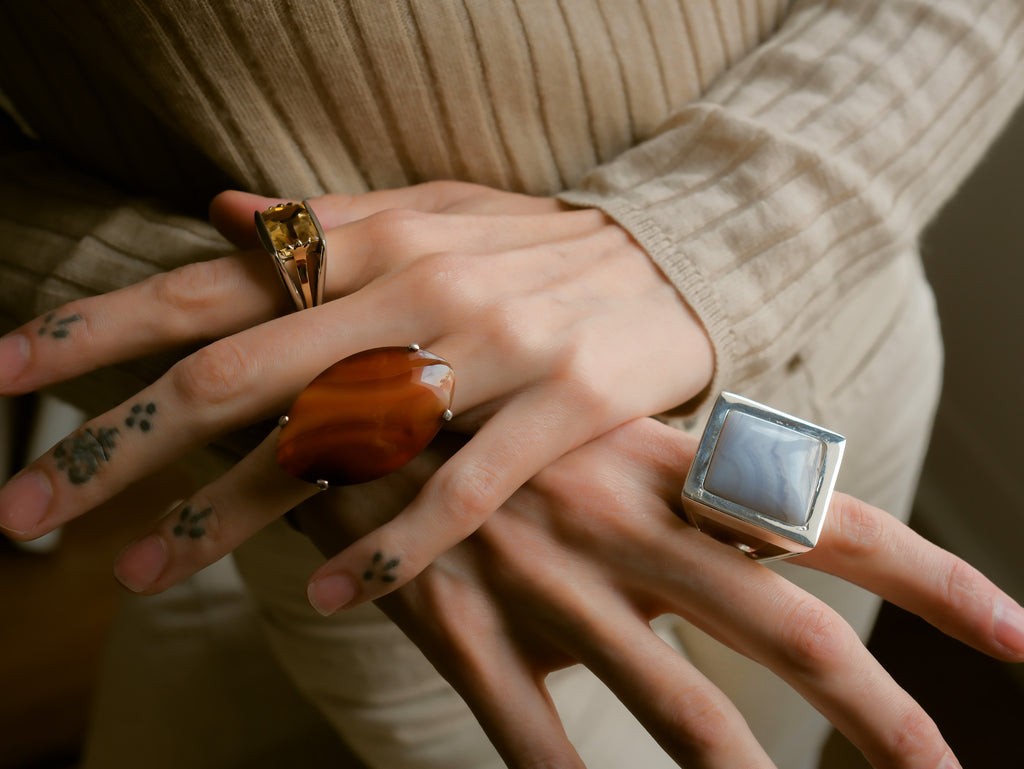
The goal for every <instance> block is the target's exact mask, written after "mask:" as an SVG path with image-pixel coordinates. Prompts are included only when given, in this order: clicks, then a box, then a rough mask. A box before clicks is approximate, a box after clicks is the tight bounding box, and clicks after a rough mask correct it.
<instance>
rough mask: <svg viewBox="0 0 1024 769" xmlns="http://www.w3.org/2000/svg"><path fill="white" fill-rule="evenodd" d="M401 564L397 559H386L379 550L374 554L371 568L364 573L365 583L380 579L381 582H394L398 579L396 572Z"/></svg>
mask: <svg viewBox="0 0 1024 769" xmlns="http://www.w3.org/2000/svg"><path fill="white" fill-rule="evenodd" d="M399 563H400V561H399V559H397V558H389V559H385V558H384V554H383V553H382V552H380V551H379V550H378V551H377V552H376V553H374V554H373V560H371V561H370V568H368V569H367V570H366V571H364V572H363V581H365V582H370V581H372V580H373V579H379V580H380V581H381V582H394V581H395V580H397V579H398V577H396V576H395V573H394V572H395V569H397V568H398V564H399Z"/></svg>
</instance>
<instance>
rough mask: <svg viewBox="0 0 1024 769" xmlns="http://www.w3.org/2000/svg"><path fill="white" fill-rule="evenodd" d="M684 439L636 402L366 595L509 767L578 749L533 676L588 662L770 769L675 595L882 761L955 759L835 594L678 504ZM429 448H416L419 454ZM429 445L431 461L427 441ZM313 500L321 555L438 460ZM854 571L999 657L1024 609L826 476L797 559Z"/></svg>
mask: <svg viewBox="0 0 1024 769" xmlns="http://www.w3.org/2000/svg"><path fill="white" fill-rule="evenodd" d="M695 447H696V441H695V440H693V439H692V438H690V437H689V436H687V435H685V434H683V433H680V432H678V431H676V430H672V429H670V428H667V427H665V426H663V425H660V424H658V423H656V422H654V421H653V420H636V421H634V422H630V423H628V424H626V425H624V426H622V427H620V428H618V429H616V430H615V431H613V432H611V433H608V434H606V435H604V436H602V437H600V438H598V439H597V440H595V441H593V442H591V443H589V444H587V445H586V446H583V447H581V448H579V449H577V450H575V451H574V452H572V453H571V454H569V455H567V456H565V457H563V458H562V459H561V460H559V461H558V462H557V463H555V464H554V465H552V466H551V467H550V468H548V469H546V470H544V471H542V472H541V473H539V474H538V475H537V476H536V477H534V478H533V479H532V480H531V481H530V482H529V483H528V484H527V485H526V486H524V487H523V488H522V489H520V490H519V491H518V492H517V493H516V494H515V495H513V496H512V498H511V499H509V500H508V501H507V502H506V503H505V505H503V506H502V508H501V510H499V511H498V512H497V513H496V514H495V515H494V516H492V517H491V518H490V519H489V520H488V521H487V523H485V524H484V525H483V526H482V527H481V528H480V529H479V530H478V531H477V532H476V534H474V535H473V536H471V537H470V538H469V539H467V540H466V541H465V542H463V543H462V544H460V545H458V546H456V547H455V548H453V549H452V550H451V551H449V552H447V553H445V554H443V555H442V556H440V557H439V558H438V559H437V560H436V561H435V562H434V564H433V565H431V566H430V567H429V568H427V569H426V570H425V571H424V572H423V573H422V574H420V576H419V577H418V578H417V579H416V580H414V581H413V582H412V583H410V584H409V585H407V586H406V587H405V588H403V589H402V590H399V591H397V592H395V593H393V594H392V595H389V596H387V597H386V598H383V599H381V600H379V601H378V605H379V606H381V607H382V608H383V609H384V610H385V611H386V612H387V613H388V614H389V616H390V617H391V618H392V619H394V620H395V621H396V622H397V623H398V624H399V625H400V626H401V627H402V629H403V630H404V631H405V633H406V634H407V635H409V637H410V638H412V639H413V640H414V641H415V642H416V644H417V645H418V646H419V647H420V648H421V649H422V650H423V651H424V652H425V653H426V654H427V656H428V657H429V658H430V660H431V662H432V663H433V664H434V665H435V666H436V667H437V668H438V670H440V671H441V672H442V674H443V675H444V676H445V677H446V678H447V679H448V680H449V681H450V682H451V683H452V684H453V685H454V686H455V688H456V689H457V690H458V691H459V692H460V693H461V694H462V696H463V697H464V698H465V699H466V701H467V702H468V703H469V705H470V707H471V708H472V709H473V711H474V712H475V714H476V716H477V717H478V718H479V720H480V722H481V723H482V724H483V725H484V728H485V729H486V730H487V733H488V735H489V737H490V738H491V740H492V741H493V742H494V743H495V745H496V746H497V747H498V749H499V751H500V752H501V754H502V756H503V757H504V759H505V760H506V761H507V762H508V764H509V765H510V766H558V767H568V766H580V765H581V762H580V760H579V758H578V757H577V756H576V755H575V753H574V751H573V748H572V747H571V745H570V744H569V743H568V741H567V740H566V737H565V735H564V733H563V732H562V729H561V725H560V722H559V719H558V715H557V713H555V712H554V710H553V708H552V706H551V702H550V700H549V699H548V697H547V693H546V691H545V690H544V686H543V677H544V676H545V675H546V674H547V673H549V672H550V671H552V670H555V669H558V668H561V667H564V666H567V665H569V664H572V663H574V662H577V661H578V662H581V663H583V664H585V665H586V666H587V667H589V668H590V669H591V670H592V671H593V672H594V673H595V674H596V675H597V676H599V677H600V678H601V679H602V680H603V681H604V682H605V683H606V684H607V685H608V686H609V687H610V688H611V689H612V690H613V692H614V693H615V694H616V695H617V696H618V697H619V698H620V699H621V700H622V701H623V702H624V703H625V704H626V705H627V706H628V707H629V708H630V710H632V711H633V713H634V714H635V715H636V716H637V717H638V718H639V719H640V721H641V722H642V723H643V724H644V726H645V727H646V728H647V729H648V730H649V731H650V732H651V734H652V735H654V737H655V738H656V739H657V740H658V741H659V743H660V744H661V745H662V746H663V747H664V748H665V750H666V751H667V752H668V753H669V754H670V755H671V756H672V757H673V758H674V759H675V760H677V761H678V762H680V764H682V765H685V766H687V767H716V768H717V767H729V768H730V769H731V767H736V766H744V767H768V766H771V762H770V761H769V759H768V758H767V756H766V755H765V754H764V752H763V751H762V750H761V748H760V747H759V746H758V745H757V743H756V741H755V740H754V738H753V736H752V735H751V734H750V731H749V729H748V728H747V726H746V724H745V723H744V721H743V719H742V717H741V716H740V714H739V713H738V712H737V711H736V709H735V708H734V707H733V705H732V704H731V703H730V702H729V701H728V700H727V699H726V698H725V696H724V695H723V694H722V693H721V692H719V691H718V690H717V689H716V688H715V686H714V685H713V683H712V682H711V681H709V680H707V679H706V678H705V677H704V676H703V675H702V674H701V673H700V672H699V671H698V670H696V669H694V667H693V666H692V665H691V664H690V663H688V662H687V661H686V660H685V659H683V658H681V657H680V656H678V655H677V654H676V653H675V652H674V651H673V650H672V649H671V648H669V647H668V646H667V645H665V644H664V642H663V641H662V640H661V639H660V638H658V637H657V636H656V635H655V634H654V633H653V631H652V630H651V629H650V627H649V626H648V624H647V623H648V621H649V620H650V619H652V618H653V617H656V616H658V615H660V614H664V613H671V614H677V615H679V616H682V617H684V618H686V620H687V621H689V622H690V623H692V624H694V625H696V626H697V627H699V628H701V629H703V630H704V631H705V632H707V633H708V634H710V635H712V636H714V637H715V638H717V639H718V640H719V641H721V642H722V643H724V644H726V645H727V646H729V647H731V648H733V649H735V650H737V651H739V652H741V653H743V654H745V655H747V656H748V657H750V658H752V659H754V660H756V661H758V662H760V663H761V664H763V665H765V666H767V667H769V668H770V669H772V670H773V671H774V672H775V673H777V674H778V675H779V676H781V677H782V678H783V679H785V680H786V681H787V682H788V683H790V685H792V686H793V687H794V688H795V689H797V690H798V691H799V692H800V693H801V694H802V695H803V696H804V697H805V698H807V699H808V700H809V701H810V702H811V703H813V704H814V705H815V707H817V708H818V709H819V710H820V711H821V712H822V713H823V714H824V715H825V716H826V717H827V718H828V719H829V720H830V721H831V722H832V723H834V724H835V725H836V726H837V727H838V728H839V729H841V730H842V731H843V732H844V733H845V734H846V735H847V737H849V738H850V739H851V741H853V742H854V743H855V744H856V745H858V746H859V747H860V749H861V750H862V751H863V752H864V754H865V755H866V756H867V757H868V759H869V760H870V761H871V763H872V765H874V766H878V767H901V768H906V769H911V768H917V767H921V768H924V767H927V769H935V768H936V767H940V766H947V764H944V763H942V761H943V760H944V759H946V760H949V761H951V762H953V763H950V764H948V765H949V766H957V764H956V763H955V760H954V759H953V758H952V754H951V753H950V751H949V748H948V746H947V745H946V744H945V742H944V740H943V739H942V736H941V735H940V734H939V732H938V730H937V729H936V727H935V725H934V723H933V722H932V721H931V720H930V719H929V718H928V716H927V715H926V714H925V713H924V712H923V711H922V710H921V708H920V707H919V706H918V705H917V704H916V703H915V702H914V701H913V700H912V699H911V698H910V697H909V695H907V694H906V692H904V691H903V690H902V689H901V688H900V687H899V686H898V685H897V684H896V683H895V682H894V681H893V680H892V679H891V678H890V677H889V675H888V674H887V673H886V671H885V670H884V669H883V668H882V667H881V666H880V665H879V664H878V662H877V661H876V660H875V659H874V658H873V657H872V656H871V655H870V653H869V652H868V651H867V650H866V649H865V648H864V646H863V645H862V644H861V642H860V640H859V639H858V637H857V635H856V634H855V633H854V631H853V630H852V629H851V628H850V627H849V626H848V625H847V624H846V623H845V622H844V621H843V619H842V618H841V617H840V616H839V615H837V614H836V613H835V612H834V611H833V610H832V609H830V608H829V607H828V606H826V605H824V604H823V603H821V602H820V601H819V600H818V599H816V598H814V597H813V596H811V595H809V594H807V593H805V592H804V591H802V590H801V589H800V588H798V587H796V586H794V585H793V584H792V583H790V582H788V581H787V580H786V579H784V578H783V577H781V576H779V575H778V574H777V573H775V572H773V571H771V570H770V569H767V568H765V567H764V566H763V565H761V564H758V563H756V562H754V561H751V560H750V559H748V558H746V557H745V556H743V555H742V554H740V553H739V552H738V551H737V550H734V549H733V548H730V547H728V546H725V545H722V544H720V543H718V542H716V541H715V540H712V539H711V538H709V537H707V536H705V535H703V534H701V533H699V532H697V531H696V530H695V529H693V528H691V527H690V526H688V525H687V524H685V523H684V522H683V521H682V520H681V519H680V518H679V517H678V515H677V514H678V513H679V512H680V510H679V502H680V497H679V492H680V490H681V488H682V485H683V481H684V478H685V475H686V471H687V468H688V467H689V464H690V462H691V461H692V459H693V453H694V451H695ZM428 453H429V452H428ZM436 461H438V462H439V461H442V459H441V458H438V459H437V460H436ZM433 466H434V465H432V464H431V463H430V459H429V457H427V456H424V457H421V458H420V459H418V460H417V463H414V464H413V465H411V466H410V467H409V468H407V470H406V471H403V472H402V473H400V474H399V475H398V477H392V478H388V479H383V480H381V481H378V482H375V483H373V484H368V485H366V486H361V487H358V488H351V489H340V490H338V492H337V493H333V492H332V493H331V494H325V495H323V496H320V497H317V498H315V499H314V500H311V503H312V508H314V509H310V507H309V506H307V507H306V509H305V510H304V512H303V514H302V524H303V528H304V529H305V530H307V532H309V533H311V534H312V536H313V538H314V541H316V542H318V543H319V544H320V546H321V549H322V550H323V551H324V552H325V553H326V554H328V555H330V554H332V553H334V552H336V551H337V550H338V549H340V548H341V547H343V546H345V544H347V542H349V541H350V540H351V539H352V538H355V537H358V536H361V535H362V533H363V532H364V531H365V530H369V529H372V528H375V527H376V526H377V525H379V522H380V521H381V520H387V518H388V517H389V516H390V515H391V514H392V513H393V512H394V511H395V510H398V509H401V507H402V506H403V505H404V504H405V502H406V501H407V497H408V495H411V494H414V493H415V489H417V488H419V484H420V481H421V479H422V478H423V477H427V476H429V474H430V472H431V471H432V469H433ZM793 563H797V564H800V565H803V566H806V567H810V568H814V569H818V570H821V571H826V572H829V573H831V574H834V575H837V576H839V577H841V578H843V579H846V580H848V581H850V582H853V583H856V584H858V585H861V586H863V587H865V588H867V589H869V590H871V591H873V592H875V593H877V594H878V595H881V596H883V597H885V598H887V599H889V600H892V601H894V602H895V603H898V604H899V605H901V606H902V607H904V608H906V609H908V610H910V611H913V612H915V613H917V614H919V615H921V616H922V617H924V618H925V619H927V620H928V621H930V622H932V623H933V624H934V625H936V626H937V627H939V628H940V629H942V630H944V631H945V632H947V633H949V634H951V635H953V636H955V637H957V638H959V639H960V640H962V641H964V642H966V643H968V644H970V645H972V646H974V647H975V648H977V649H979V650H981V651H983V652H985V653H987V654H990V655H992V656H995V657H997V658H999V659H1003V660H1009V661H1014V662H1020V661H1024V646H1022V645H1021V641H1020V635H1019V634H1018V635H1014V634H1012V633H1006V632H1004V630H1003V629H1001V628H1004V627H1008V626H1009V624H1008V625H1006V626H1004V625H1001V623H1004V622H1005V623H1010V624H1012V623H1014V622H1015V623H1016V624H1017V626H1018V627H1020V626H1021V624H1022V622H1024V611H1022V610H1021V608H1020V607H1019V606H1018V605H1017V604H1016V602H1014V601H1013V600H1012V599H1011V598H1009V597H1008V596H1006V595H1005V594H1003V593H1002V592H1001V591H999V590H998V589H996V588H995V587H994V586H993V585H992V584H991V583H990V582H988V581H987V580H986V579H985V578H984V577H983V576H981V575H980V574H979V573H978V572H977V571H976V570H974V569H973V568H971V567H970V566H968V565H967V564H966V563H964V562H963V561H961V560H959V559H957V558H956V557H954V556H952V555H951V554H949V553H947V552H945V551H943V550H941V549H939V548H937V547H935V546H934V545H931V544H929V543H928V542H926V541H925V540H924V539H922V538H921V537H919V536H918V535H916V534H915V533H913V532H912V531H911V530H910V529H909V528H907V527H906V526H904V525H903V524H901V523H899V522H898V521H896V520H895V519H894V518H892V517H891V516H889V515H888V514H887V513H885V512H884V511H881V510H878V509H877V508H873V507H871V506H869V505H866V504H864V503H862V502H860V501H859V500H857V499H854V498H852V497H849V496H846V495H843V494H840V493H837V494H835V495H834V497H833V501H832V508H831V511H830V514H829V517H828V518H827V523H826V526H825V529H824V531H823V533H822V537H821V540H820V544H819V545H818V546H817V547H816V548H815V549H814V550H812V551H811V552H810V553H808V554H806V555H802V556H799V557H798V558H796V559H794V560H793Z"/></svg>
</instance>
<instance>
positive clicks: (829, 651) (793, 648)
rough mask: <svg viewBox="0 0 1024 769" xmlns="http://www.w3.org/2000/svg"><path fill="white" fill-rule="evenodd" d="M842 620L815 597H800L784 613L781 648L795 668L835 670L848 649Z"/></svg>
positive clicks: (810, 670) (812, 670)
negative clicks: (792, 606)
mask: <svg viewBox="0 0 1024 769" xmlns="http://www.w3.org/2000/svg"><path fill="white" fill-rule="evenodd" d="M845 630H846V626H845V625H844V623H843V621H842V619H841V618H840V617H839V615H838V614H836V613H835V612H834V611H833V610H832V609H830V608H829V607H828V606H826V605H825V604H823V603H821V602H820V601H818V600H817V599H815V598H811V597H808V598H805V599H801V600H800V601H799V602H798V603H797V604H796V606H795V607H794V608H793V609H792V610H791V611H789V612H787V613H786V614H785V615H784V624H783V626H782V642H783V644H782V650H783V654H784V655H785V657H786V659H787V662H788V663H789V665H790V666H791V667H793V668H795V669H796V670H801V671H806V672H809V673H811V674H820V673H822V672H825V671H828V670H832V669H834V668H835V667H837V666H838V665H840V664H842V661H843V659H844V656H845V652H846V650H847V643H848V633H847V632H845Z"/></svg>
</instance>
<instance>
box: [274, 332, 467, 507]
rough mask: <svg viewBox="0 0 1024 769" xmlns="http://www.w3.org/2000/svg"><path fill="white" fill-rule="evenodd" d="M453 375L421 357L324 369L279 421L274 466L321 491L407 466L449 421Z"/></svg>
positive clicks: (391, 355) (355, 359)
mask: <svg viewBox="0 0 1024 769" xmlns="http://www.w3.org/2000/svg"><path fill="white" fill-rule="evenodd" d="M454 390H455V372H454V370H453V369H452V367H451V365H450V364H449V363H448V362H447V361H446V360H444V359H443V358H441V357H439V356H437V355H434V354H433V353H431V352H429V351H427V350H422V349H420V347H419V345H409V346H408V347H378V348H376V349H372V350H364V351H363V352H359V353H356V354H355V355H351V356H349V357H347V358H344V359H343V360H341V361H338V362H337V363H335V364H334V365H333V366H331V367H330V368H328V369H327V370H326V371H324V372H322V373H321V374H320V375H319V376H317V377H316V379H314V380H313V381H312V382H310V384H309V385H308V386H307V387H306V388H305V389H304V390H303V391H302V392H301V393H299V396H298V398H296V400H295V402H294V403H293V404H292V407H291V409H289V411H288V414H287V415H286V416H284V417H282V418H281V420H280V421H279V423H278V424H279V425H280V427H281V430H280V433H279V434H278V437H277V463H278V465H280V466H281V468H282V469H283V470H284V471H285V472H287V473H288V474H289V475H292V476H295V477H296V478H300V479H302V480H304V481H307V482H309V483H315V484H316V485H317V486H318V487H320V489H326V488H328V487H329V486H343V485H350V484H355V483H365V482H367V481H372V480H375V479H377V478H380V477H383V476H385V475H387V474H388V473H391V472H394V471H395V470H398V469H399V468H401V467H403V466H404V465H406V464H407V463H408V462H409V461H411V460H412V459H413V457H415V456H416V455H417V454H419V453H420V452H421V451H423V449H425V448H426V447H427V445H428V444H429V443H430V442H431V441H432V440H433V439H434V436H435V435H437V433H438V432H439V431H440V429H441V428H442V427H443V426H444V423H445V422H447V421H448V420H450V419H451V418H452V411H451V405H452V396H453V394H454Z"/></svg>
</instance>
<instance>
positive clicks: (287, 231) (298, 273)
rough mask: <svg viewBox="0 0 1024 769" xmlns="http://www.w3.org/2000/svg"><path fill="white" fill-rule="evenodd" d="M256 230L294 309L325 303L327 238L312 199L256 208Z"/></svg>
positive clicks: (303, 308)
mask: <svg viewBox="0 0 1024 769" xmlns="http://www.w3.org/2000/svg"><path fill="white" fill-rule="evenodd" d="M256 232H257V234H258V235H259V239H260V243H261V244H262V245H263V247H264V248H265V249H266V250H267V252H268V253H269V254H270V256H271V258H272V259H273V260H274V265H275V266H276V267H277V272H278V275H279V276H280V278H281V282H282V283H283V284H284V287H285V288H286V289H287V291H288V295H289V296H290V297H291V299H292V303H293V304H294V305H295V309H297V310H305V309H309V308H310V307H316V306H317V305H319V304H323V301H324V276H325V273H326V267H327V239H326V237H325V236H324V231H323V228H322V227H321V226H320V222H319V220H318V219H317V218H316V213H314V211H313V208H312V206H310V205H309V201H306V200H304V201H302V202H301V203H280V204H278V205H276V206H271V207H270V208H268V209H267V210H266V211H257V212H256Z"/></svg>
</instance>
